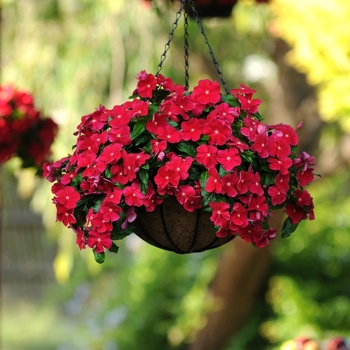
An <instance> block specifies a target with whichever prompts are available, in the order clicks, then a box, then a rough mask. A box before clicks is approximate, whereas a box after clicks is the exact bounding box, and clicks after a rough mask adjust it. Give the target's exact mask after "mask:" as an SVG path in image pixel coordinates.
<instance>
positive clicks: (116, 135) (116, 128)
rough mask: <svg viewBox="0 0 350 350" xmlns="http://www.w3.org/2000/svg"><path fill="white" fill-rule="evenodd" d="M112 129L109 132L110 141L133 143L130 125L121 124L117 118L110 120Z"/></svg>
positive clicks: (125, 143) (123, 143)
mask: <svg viewBox="0 0 350 350" xmlns="http://www.w3.org/2000/svg"><path fill="white" fill-rule="evenodd" d="M109 125H110V126H111V129H110V130H109V132H108V139H109V141H110V142H113V143H118V144H122V145H129V144H130V143H131V138H130V128H129V126H128V125H125V124H120V122H119V121H118V120H117V119H113V120H111V121H110V123H109Z"/></svg>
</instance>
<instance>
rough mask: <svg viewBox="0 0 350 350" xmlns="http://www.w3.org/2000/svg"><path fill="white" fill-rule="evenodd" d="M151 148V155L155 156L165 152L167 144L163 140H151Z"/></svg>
mask: <svg viewBox="0 0 350 350" xmlns="http://www.w3.org/2000/svg"><path fill="white" fill-rule="evenodd" d="M150 143H151V147H152V153H154V154H155V155H158V154H159V153H161V152H164V151H165V150H166V146H167V142H166V141H165V140H163V141H158V140H154V139H153V140H151V141H150Z"/></svg>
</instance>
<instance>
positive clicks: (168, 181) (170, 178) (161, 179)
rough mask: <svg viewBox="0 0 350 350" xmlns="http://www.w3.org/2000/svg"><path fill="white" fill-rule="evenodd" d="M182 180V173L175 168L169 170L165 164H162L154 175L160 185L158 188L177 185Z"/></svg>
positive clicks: (162, 188) (155, 180)
mask: <svg viewBox="0 0 350 350" xmlns="http://www.w3.org/2000/svg"><path fill="white" fill-rule="evenodd" d="M179 181H180V175H179V173H178V172H176V171H174V170H169V169H167V168H166V166H165V165H163V166H161V167H160V168H159V170H158V172H157V175H156V176H155V177H154V182H155V183H156V185H157V186H158V190H164V189H166V187H168V186H169V185H170V186H177V185H178V184H179Z"/></svg>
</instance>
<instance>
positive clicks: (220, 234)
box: [43, 0, 314, 263]
mask: <svg viewBox="0 0 350 350" xmlns="http://www.w3.org/2000/svg"><path fill="white" fill-rule="evenodd" d="M186 4H187V5H189V6H190V7H191V8H192V10H193V13H196V11H195V9H194V5H193V1H192V0H182V2H181V7H180V10H179V11H178V12H177V16H176V21H175V22H174V24H173V29H172V31H171V33H170V35H169V41H168V43H167V44H166V46H165V47H166V49H165V51H164V53H163V54H162V58H161V62H160V63H159V65H158V70H157V73H156V74H155V75H153V74H148V73H147V72H145V71H141V72H140V73H139V75H138V76H137V79H138V83H137V86H136V89H135V90H134V92H133V95H132V96H131V99H130V100H129V101H127V102H125V103H123V104H121V105H117V106H114V107H113V108H112V109H111V110H108V109H106V108H105V107H103V106H100V107H99V108H98V109H97V110H96V111H95V112H93V113H91V114H88V115H86V116H83V117H82V119H81V123H80V124H79V125H78V131H77V133H76V135H77V142H76V144H75V145H74V147H73V149H74V152H73V154H72V155H69V156H67V157H65V158H63V159H61V160H58V161H57V162H53V163H47V164H45V165H44V167H43V168H44V175H45V176H46V178H47V179H48V180H49V181H51V182H55V184H54V185H53V186H52V192H53V194H54V198H53V202H54V204H55V205H56V208H57V220H58V221H61V222H62V223H63V224H64V225H65V226H68V227H70V228H72V229H73V231H74V232H75V233H76V243H77V244H78V245H79V247H80V249H85V248H86V247H90V248H92V250H93V252H94V256H95V259H96V261H97V262H99V263H101V262H103V261H104V259H105V250H109V251H111V252H117V251H118V247H117V245H116V244H115V242H114V241H115V240H120V239H123V238H124V237H126V236H128V235H130V234H132V233H136V234H137V235H138V236H139V237H141V238H142V239H143V240H145V241H146V242H148V243H150V244H152V245H154V246H156V247H159V248H162V249H165V250H170V251H174V252H176V253H192V252H200V251H204V250H207V249H211V248H215V247H219V246H220V245H223V244H225V243H227V242H229V241H230V240H232V239H233V238H234V237H236V236H239V237H240V238H242V239H243V240H244V241H246V242H250V243H252V244H253V245H254V246H255V247H258V248H262V247H264V246H266V245H268V244H269V242H270V241H271V240H272V239H273V238H274V237H275V235H276V230H275V229H273V228H271V227H269V221H270V218H271V215H272V213H271V212H272V210H274V209H280V208H285V211H286V213H287V215H288V217H287V219H286V220H285V223H284V226H283V230H282V236H284V237H288V236H289V235H290V234H291V233H292V232H293V231H294V230H295V229H296V228H297V226H298V224H299V222H300V221H301V220H304V219H307V218H308V219H311V220H312V219H313V218H314V214H313V208H314V207H313V202H312V198H311V196H310V194H309V193H308V191H306V190H305V189H304V186H306V185H307V184H308V183H310V182H311V181H312V180H313V177H314V175H313V165H314V157H311V156H310V155H308V154H307V153H305V152H303V153H302V154H301V155H300V156H297V154H296V152H297V145H298V141H299V140H298V136H297V133H296V130H294V129H293V128H292V127H291V126H289V125H284V124H277V125H265V124H264V123H263V122H262V117H261V116H260V114H259V112H258V107H259V105H260V103H261V101H260V100H258V99H254V98H253V94H254V93H255V90H252V89H250V88H249V87H247V86H245V85H241V86H240V88H239V89H233V90H230V91H228V89H227V88H226V83H225V81H224V79H223V76H222V73H221V71H220V68H219V66H218V64H217V62H216V59H215V56H214V54H213V51H212V49H211V47H210V45H209V42H208V38H207V37H206V35H205V33H204V29H203V27H202V25H201V23H200V20H199V18H198V16H196V21H197V23H198V25H199V27H200V31H201V33H202V34H203V36H204V39H205V42H206V44H207V45H208V48H209V53H210V55H211V56H212V59H213V64H214V66H215V67H216V69H217V73H218V75H219V77H220V80H221V84H222V86H223V87H224V89H225V91H226V95H224V94H222V93H221V89H220V84H219V83H218V82H217V81H210V80H209V79H203V80H200V81H199V82H198V84H197V85H196V86H195V87H194V88H193V91H189V89H188V77H189V76H188V41H187V37H188V32H187V29H188V13H187V12H186V10H185V16H184V17H185V21H184V23H185V30H184V33H185V35H184V39H185V40H184V41H185V45H184V49H185V50H184V51H185V85H184V86H181V85H178V84H177V85H176V84H174V82H173V81H172V79H170V78H166V77H164V76H163V75H161V74H160V70H161V68H162V64H163V62H164V60H165V57H166V53H167V51H168V49H169V47H170V42H171V40H172V38H173V36H174V30H175V29H176V27H177V23H178V20H179V18H180V16H181V12H182V11H183V10H184V9H185V6H186Z"/></svg>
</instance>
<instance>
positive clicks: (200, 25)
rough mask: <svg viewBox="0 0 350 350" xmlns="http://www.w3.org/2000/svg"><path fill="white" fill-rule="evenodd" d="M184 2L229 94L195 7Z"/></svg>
mask: <svg viewBox="0 0 350 350" xmlns="http://www.w3.org/2000/svg"><path fill="white" fill-rule="evenodd" d="M186 1H187V3H188V4H189V5H190V7H191V9H192V13H193V16H194V18H195V20H196V22H197V24H198V26H199V29H200V31H201V33H202V35H203V37H204V40H205V43H206V44H207V46H208V49H209V54H210V56H211V58H212V60H213V63H214V66H215V68H216V71H217V73H218V75H219V78H220V80H221V83H222V86H223V87H224V89H225V91H226V94H229V91H228V89H227V87H226V82H225V79H224V76H223V74H222V72H221V69H220V67H219V63H218V61H217V60H216V58H215V55H214V52H213V49H212V48H211V46H210V44H209V40H208V38H207V36H206V34H205V32H204V28H203V26H202V23H201V21H200V19H199V15H198V12H197V10H196V9H195V7H194V3H193V0H186Z"/></svg>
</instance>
